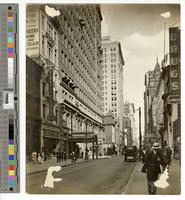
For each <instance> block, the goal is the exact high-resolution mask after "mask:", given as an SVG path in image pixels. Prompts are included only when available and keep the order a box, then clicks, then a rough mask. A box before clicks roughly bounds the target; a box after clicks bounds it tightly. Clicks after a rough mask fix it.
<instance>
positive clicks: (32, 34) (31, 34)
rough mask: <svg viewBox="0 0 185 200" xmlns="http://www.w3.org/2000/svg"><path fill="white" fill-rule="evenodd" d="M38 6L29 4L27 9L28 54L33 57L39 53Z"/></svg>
mask: <svg viewBox="0 0 185 200" xmlns="http://www.w3.org/2000/svg"><path fill="white" fill-rule="evenodd" d="M38 15H39V13H38V8H37V6H29V7H27V10H26V54H27V55H28V56H30V57H31V58H36V57H38V55H39V20H38V17H39V16H38Z"/></svg>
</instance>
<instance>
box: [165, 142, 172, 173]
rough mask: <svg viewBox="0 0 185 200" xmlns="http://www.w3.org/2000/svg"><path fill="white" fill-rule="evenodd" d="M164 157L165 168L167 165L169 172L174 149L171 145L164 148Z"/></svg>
mask: <svg viewBox="0 0 185 200" xmlns="http://www.w3.org/2000/svg"><path fill="white" fill-rule="evenodd" d="M163 157H164V165H163V170H165V169H166V167H167V168H168V172H169V167H170V164H171V157H172V150H171V148H170V147H169V146H165V147H164V150H163Z"/></svg>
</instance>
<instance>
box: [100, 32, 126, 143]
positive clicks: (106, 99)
mask: <svg viewBox="0 0 185 200" xmlns="http://www.w3.org/2000/svg"><path fill="white" fill-rule="evenodd" d="M102 48H103V62H102V67H103V84H102V85H103V109H104V110H103V113H104V115H106V114H107V112H108V111H109V110H111V112H112V114H113V116H114V119H115V121H116V127H117V128H118V130H119V133H118V134H117V135H118V136H117V141H116V145H117V146H119V145H120V136H121V134H122V127H123V124H122V120H123V102H124V96H123V95H124V94H123V84H124V80H123V71H124V70H123V66H124V64H125V63H124V59H123V54H122V49H121V44H120V42H118V41H112V40H111V38H110V37H109V36H105V37H103V39H102Z"/></svg>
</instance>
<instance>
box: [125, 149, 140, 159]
mask: <svg viewBox="0 0 185 200" xmlns="http://www.w3.org/2000/svg"><path fill="white" fill-rule="evenodd" d="M124 156H125V161H137V157H138V150H137V147H136V146H125V148H124Z"/></svg>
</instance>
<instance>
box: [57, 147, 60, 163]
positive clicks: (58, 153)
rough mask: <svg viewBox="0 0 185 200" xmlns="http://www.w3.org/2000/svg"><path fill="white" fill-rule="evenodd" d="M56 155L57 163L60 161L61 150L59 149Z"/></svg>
mask: <svg viewBox="0 0 185 200" xmlns="http://www.w3.org/2000/svg"><path fill="white" fill-rule="evenodd" d="M56 157H57V163H58V162H60V151H59V150H58V151H57V152H56Z"/></svg>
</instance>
